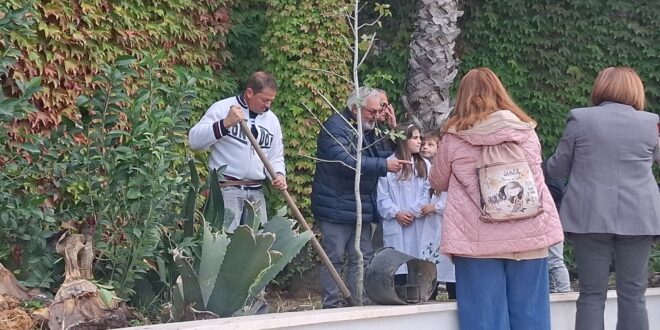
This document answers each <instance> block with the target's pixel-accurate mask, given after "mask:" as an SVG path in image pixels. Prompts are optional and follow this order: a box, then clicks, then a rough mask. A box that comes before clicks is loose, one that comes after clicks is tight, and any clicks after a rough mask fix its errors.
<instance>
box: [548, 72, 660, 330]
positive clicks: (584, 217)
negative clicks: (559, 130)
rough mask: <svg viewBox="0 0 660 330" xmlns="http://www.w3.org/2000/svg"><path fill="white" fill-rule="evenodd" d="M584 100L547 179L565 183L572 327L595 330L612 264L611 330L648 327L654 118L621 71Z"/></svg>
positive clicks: (656, 227)
mask: <svg viewBox="0 0 660 330" xmlns="http://www.w3.org/2000/svg"><path fill="white" fill-rule="evenodd" d="M591 101H592V103H593V105H594V106H592V107H588V108H580V109H573V110H571V111H570V113H569V115H568V119H567V122H566V129H565V131H564V134H563V136H562V138H561V140H560V141H559V144H558V146H557V150H556V151H555V153H554V155H552V157H551V158H550V159H549V160H548V173H549V174H550V175H551V176H553V177H569V182H568V187H567V189H566V194H565V195H564V199H563V201H562V207H561V210H560V218H561V222H562V225H563V227H564V231H565V232H566V233H567V237H568V239H569V240H570V241H571V242H572V243H573V247H574V254H575V261H576V264H577V269H578V278H579V284H580V296H579V298H578V301H577V313H576V324H575V328H576V329H584V330H589V329H603V328H604V318H603V312H604V309H605V299H606V297H607V288H608V278H609V271H610V265H611V263H612V262H614V263H615V271H616V289H617V297H618V298H617V304H618V320H617V329H639V330H643V329H648V328H649V324H648V315H647V311H646V300H645V298H644V293H645V291H646V286H647V277H648V261H649V254H650V251H651V248H652V245H653V240H654V236H655V235H660V192H658V187H657V186H656V182H655V178H654V177H653V173H652V171H651V166H652V164H653V161H654V159H656V156H657V155H655V154H654V153H657V151H656V150H657V144H658V126H657V125H658V120H659V119H658V115H656V114H653V113H649V112H644V111H643V108H644V86H643V85H642V81H641V80H640V78H639V76H638V75H637V73H636V72H635V71H634V70H633V69H631V68H628V67H610V68H607V69H604V70H603V71H601V72H600V73H599V74H598V77H597V78H596V81H595V83H594V86H593V89H592V93H591Z"/></svg>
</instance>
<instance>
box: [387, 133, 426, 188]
mask: <svg viewBox="0 0 660 330" xmlns="http://www.w3.org/2000/svg"><path fill="white" fill-rule="evenodd" d="M396 131H397V132H398V133H401V134H405V136H406V138H405V139H397V140H396V150H395V151H394V156H395V157H396V158H398V159H402V160H410V159H411V158H412V160H413V164H412V165H409V164H405V165H403V167H402V168H401V172H400V173H399V177H398V179H397V180H398V181H406V180H409V179H411V178H412V177H413V175H414V174H415V173H417V176H418V177H420V178H424V179H426V177H427V176H428V173H427V171H426V163H425V162H424V158H423V157H422V155H420V154H419V153H416V154H412V153H411V152H410V151H409V150H408V148H407V147H406V143H407V142H408V139H410V138H411V137H412V136H413V133H414V132H415V131H417V132H420V129H419V128H417V127H415V125H413V124H401V125H399V126H397V127H396ZM413 166H414V169H413Z"/></svg>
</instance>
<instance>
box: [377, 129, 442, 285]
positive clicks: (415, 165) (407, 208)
mask: <svg viewBox="0 0 660 330" xmlns="http://www.w3.org/2000/svg"><path fill="white" fill-rule="evenodd" d="M397 131H398V132H400V133H401V134H404V135H405V139H399V140H397V143H396V150H395V151H394V155H392V156H390V158H388V160H389V159H392V158H396V159H400V160H410V161H411V162H412V164H407V165H404V166H403V168H402V169H401V171H399V172H398V173H392V172H389V173H387V176H385V177H381V178H380V179H379V180H378V193H377V194H378V197H377V202H378V212H379V213H380V215H381V217H382V218H383V245H384V246H386V247H392V248H394V249H396V250H397V251H400V252H403V253H405V254H408V255H410V256H413V257H416V258H420V257H421V256H420V246H421V235H422V230H423V227H424V218H425V217H424V216H423V215H422V207H424V205H426V204H429V203H430V201H431V198H430V195H429V181H428V179H427V173H428V171H429V168H430V163H429V162H428V161H427V160H425V159H424V158H422V156H421V155H420V154H419V150H420V148H421V144H422V142H421V138H420V134H419V129H417V128H416V127H415V126H414V125H400V126H397ZM406 273H407V269H406V267H405V265H404V266H402V267H400V268H399V269H398V270H397V275H395V278H394V281H395V283H396V284H397V285H403V284H405V283H406V275H405V274H406Z"/></svg>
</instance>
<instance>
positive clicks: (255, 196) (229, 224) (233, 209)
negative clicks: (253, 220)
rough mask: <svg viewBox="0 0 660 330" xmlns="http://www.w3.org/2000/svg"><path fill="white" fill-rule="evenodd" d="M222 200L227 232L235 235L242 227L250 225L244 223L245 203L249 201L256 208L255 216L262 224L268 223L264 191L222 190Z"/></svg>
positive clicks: (227, 188)
mask: <svg viewBox="0 0 660 330" xmlns="http://www.w3.org/2000/svg"><path fill="white" fill-rule="evenodd" d="M222 199H223V201H224V203H225V223H224V227H225V232H227V233H233V232H234V230H235V229H236V228H237V227H238V226H240V225H249V224H248V223H242V222H241V220H243V219H242V215H243V203H244V201H248V202H250V203H252V205H253V206H254V209H255V211H254V213H255V216H257V217H259V219H260V221H261V224H262V225H264V224H265V223H266V221H267V220H268V219H267V214H266V199H265V198H264V192H263V190H262V189H258V190H242V189H240V188H237V187H225V188H222Z"/></svg>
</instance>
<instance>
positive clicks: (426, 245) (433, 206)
mask: <svg viewBox="0 0 660 330" xmlns="http://www.w3.org/2000/svg"><path fill="white" fill-rule="evenodd" d="M439 142H440V137H439V136H438V135H435V134H427V135H425V136H423V137H422V149H421V151H420V154H421V155H422V157H424V158H425V159H426V160H428V161H429V162H431V163H433V158H434V157H435V155H436V154H437V153H438V143H439ZM429 194H430V196H431V203H429V204H427V205H424V207H422V215H425V216H426V220H424V228H423V229H422V239H421V241H422V245H421V250H420V255H421V257H422V259H425V260H429V261H432V262H434V263H435V267H436V269H437V271H438V282H444V283H445V286H446V289H447V295H448V297H449V299H456V276H455V275H454V263H453V262H452V261H451V260H450V259H449V258H448V257H447V256H445V255H443V254H442V253H440V241H441V240H442V234H441V230H440V229H441V227H442V213H443V211H444V210H445V202H446V201H447V193H446V192H439V191H434V190H433V189H431V191H430V192H429ZM436 295H437V290H436V292H434V293H433V295H432V296H431V300H434V299H435V296H436Z"/></svg>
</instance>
